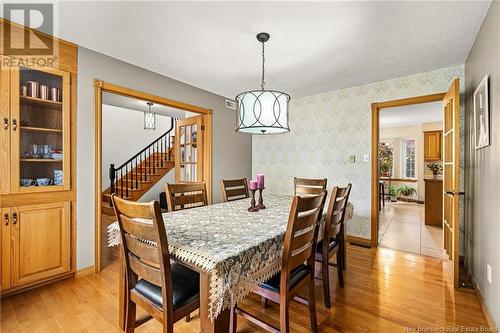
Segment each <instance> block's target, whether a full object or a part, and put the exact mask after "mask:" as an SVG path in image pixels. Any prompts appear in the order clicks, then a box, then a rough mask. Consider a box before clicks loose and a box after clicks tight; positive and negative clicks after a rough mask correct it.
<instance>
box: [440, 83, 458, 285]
mask: <svg viewBox="0 0 500 333" xmlns="http://www.w3.org/2000/svg"><path fill="white" fill-rule="evenodd" d="M459 98H460V97H459V80H458V79H455V80H454V81H453V84H452V85H451V87H450V89H449V90H448V92H447V93H446V95H445V97H444V99H443V112H444V131H443V152H444V154H443V155H444V161H443V164H444V167H443V169H444V170H443V171H444V173H443V177H444V182H443V184H444V185H443V187H444V188H443V245H444V257H443V258H444V260H443V262H444V266H445V270H446V271H447V273H448V275H449V277H450V279H451V281H452V283H453V285H454V286H455V287H458V284H459V270H458V266H459V232H460V231H459V223H460V216H459V200H460V198H459V196H460V182H459V161H460V156H459V136H460V132H459V131H460V129H459V113H460V100H459Z"/></svg>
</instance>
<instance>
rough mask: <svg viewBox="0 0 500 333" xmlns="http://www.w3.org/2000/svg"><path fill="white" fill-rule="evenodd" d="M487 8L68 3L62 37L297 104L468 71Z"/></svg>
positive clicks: (232, 90) (211, 86)
mask: <svg viewBox="0 0 500 333" xmlns="http://www.w3.org/2000/svg"><path fill="white" fill-rule="evenodd" d="M489 5H490V2H489V1H480V2H455V1H449V2H447V1H444V2H420V1H417V2H401V1H392V2H306V1H303V2H265V1H263V2H207V1H206V2H116V1H114V2H73V1H70V2H61V3H60V4H59V17H60V19H59V35H60V36H61V37H62V38H65V39H67V40H69V41H72V42H75V43H77V44H79V45H81V46H84V47H87V48H90V49H93V50H95V51H98V52H102V53H104V54H107V55H110V56H112V57H115V58H118V59H121V60H124V61H127V62H129V63H132V64H135V65H138V66H141V67H143V68H146V69H149V70H152V71H155V72H158V73H160V74H163V75H166V76H169V77H172V78H174V79H177V80H180V81H183V82H186V83H189V84H192V85H194V86H197V87H200V88H203V89H206V90H209V91H211V92H214V93H217V94H220V95H223V96H226V97H231V98H232V97H234V96H235V95H236V94H237V93H239V92H241V91H245V90H250V89H254V88H258V87H259V83H260V66H261V59H260V53H261V50H260V45H259V44H258V42H257V40H256V39H255V35H256V34H257V33H258V32H261V31H267V32H269V33H270V34H271V39H270V40H269V42H268V43H267V44H266V73H267V75H266V83H267V87H269V88H274V89H278V90H281V91H285V92H288V93H289V94H291V96H292V98H293V97H300V96H306V95H311V94H315V93H320V92H325V91H331V90H335V89H339V88H344V87H350V86H356V85H360V84H363V83H369V82H374V81H379V80H385V79H389V78H394V77H400V76H404V75H408V74H412V73H418V72H423V71H428V70H433V69H437V68H442V67H446V66H450V65H457V64H463V63H464V62H465V60H466V57H467V55H468V53H469V50H470V48H471V47H472V44H473V41H474V39H475V37H476V35H477V32H478V31H479V28H480V26H481V23H482V21H483V19H484V16H485V15H486V12H487V10H488V8H489Z"/></svg>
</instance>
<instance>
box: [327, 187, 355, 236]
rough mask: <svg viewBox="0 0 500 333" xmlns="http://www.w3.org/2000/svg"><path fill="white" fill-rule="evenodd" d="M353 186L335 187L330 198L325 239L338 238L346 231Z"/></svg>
mask: <svg viewBox="0 0 500 333" xmlns="http://www.w3.org/2000/svg"><path fill="white" fill-rule="evenodd" d="M351 188H352V185H351V184H350V183H349V184H348V185H347V186H346V187H343V188H341V187H337V186H335V187H334V188H333V190H332V195H331V196H330V202H329V204H328V211H327V213H326V220H325V229H324V234H323V235H324V238H330V239H331V238H336V237H337V235H338V234H339V233H341V232H343V230H344V217H345V212H346V209H347V204H348V203H349V195H350V193H351Z"/></svg>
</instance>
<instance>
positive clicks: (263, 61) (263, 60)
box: [260, 42, 266, 90]
mask: <svg viewBox="0 0 500 333" xmlns="http://www.w3.org/2000/svg"><path fill="white" fill-rule="evenodd" d="M265 61H266V58H265V57H264V42H262V82H261V83H260V88H261V89H262V90H264V84H265V82H264V74H265V68H264V64H265Z"/></svg>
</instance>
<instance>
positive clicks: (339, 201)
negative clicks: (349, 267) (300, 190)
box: [316, 183, 352, 308]
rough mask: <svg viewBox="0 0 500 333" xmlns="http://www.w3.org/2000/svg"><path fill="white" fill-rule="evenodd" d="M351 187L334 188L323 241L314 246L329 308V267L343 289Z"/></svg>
mask: <svg viewBox="0 0 500 333" xmlns="http://www.w3.org/2000/svg"><path fill="white" fill-rule="evenodd" d="M351 187H352V185H351V184H350V183H349V185H347V187H344V188H341V187H337V186H335V187H334V188H333V191H332V194H331V196H330V203H329V204H328V211H327V213H326V218H325V223H324V229H323V239H322V240H321V241H319V242H318V244H317V246H316V261H318V262H320V263H321V279H322V282H323V299H324V303H325V307H327V308H330V306H331V302H330V279H329V270H328V268H329V266H336V267H337V273H338V279H339V285H340V287H341V288H344V269H345V268H346V260H345V257H346V247H345V228H344V218H345V212H346V209H347V204H348V202H349V194H350V193H351ZM334 255H336V256H337V263H336V264H335V265H334V264H331V263H330V262H329V260H330V258H332V257H333V256H334Z"/></svg>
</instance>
